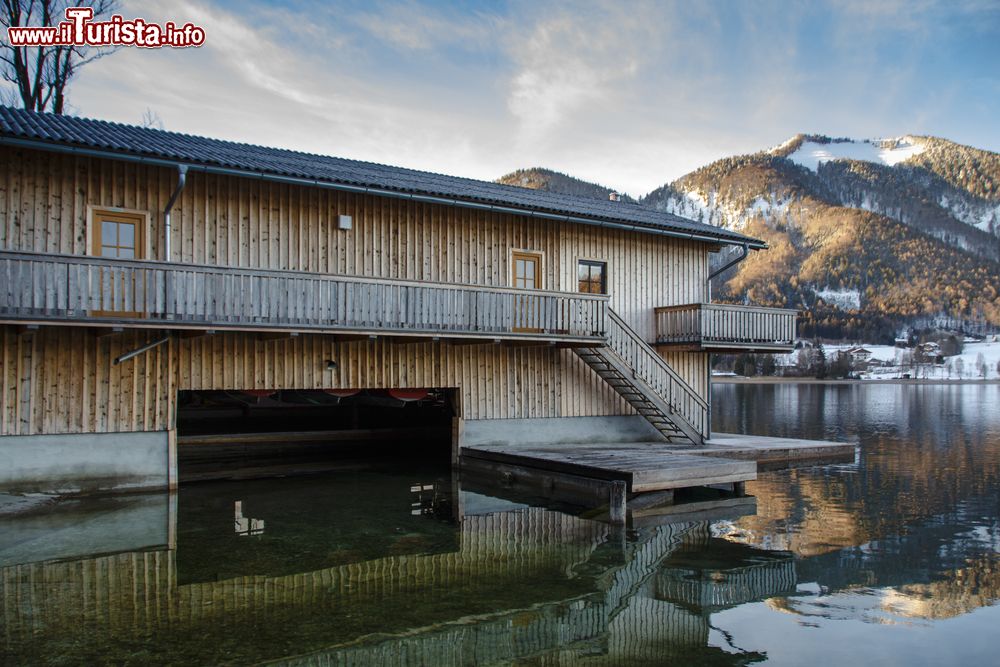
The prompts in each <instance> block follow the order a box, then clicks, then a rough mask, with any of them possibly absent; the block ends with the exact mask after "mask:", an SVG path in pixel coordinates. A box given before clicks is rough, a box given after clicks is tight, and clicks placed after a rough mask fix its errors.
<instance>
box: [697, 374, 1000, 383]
mask: <svg viewBox="0 0 1000 667" xmlns="http://www.w3.org/2000/svg"><path fill="white" fill-rule="evenodd" d="M712 384H859V385H864V384H954V385H968V384H971V385H986V384H1000V379H990V380H982V379H978V380H941V379H936V378H927V379H925V378H920V379H917V378H910V379H903V378H887V379H885V380H848V379H841V378H838V379H823V380H820V379H818V378H808V377H802V378H796V377H772V376H765V377H731V376H726V375H724V376H714V375H713V376H712Z"/></svg>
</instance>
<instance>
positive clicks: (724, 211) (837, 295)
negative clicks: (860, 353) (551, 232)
mask: <svg viewBox="0 0 1000 667" xmlns="http://www.w3.org/2000/svg"><path fill="white" fill-rule="evenodd" d="M530 171H532V172H536V171H537V170H530ZM517 176H518V178H516V179H514V178H511V177H505V178H504V179H501V180H502V181H504V182H511V183H513V184H523V183H524V182H525V181H526V180H530V181H531V187H541V188H545V189H551V190H554V191H564V188H565V183H564V182H563V181H562V180H559V181H556V180H554V179H551V178H547V177H546V174H545V173H544V172H541V171H537V173H535V174H534V176H537V178H534V177H533V178H527V177H526V173H525V172H524V171H522V172H519V173H518V175H517ZM560 176H561V179H567V178H569V177H565V176H562V175H560ZM570 180H571V181H574V182H575V185H574V187H573V190H574V191H575V192H578V193H579V192H583V191H585V190H587V188H585V187H584V185H587V184H583V182H581V181H576V179H570ZM591 191H593V192H594V193H595V194H594V196H598V195H599V194H604V195H605V196H606V192H607V189H593V188H591ZM640 203H642V204H644V205H646V206H651V207H654V208H657V209H660V210H665V211H670V212H672V213H676V214H678V215H681V216H684V217H688V218H692V219H695V220H700V221H702V222H706V223H709V224H714V225H721V226H725V227H729V228H732V229H737V230H741V231H744V232H746V233H748V234H750V235H752V236H756V237H758V238H763V239H764V240H766V241H768V243H769V245H770V246H771V250H770V251H768V252H765V253H756V254H754V255H753V256H752V257H751V259H749V260H747V261H746V262H744V263H742V264H741V265H740V266H739V267H738V268H737V269H736V270H735V271H731V272H730V274H729V275H726V276H723V281H722V284H721V285H720V286H719V287H720V289H718V290H717V292H716V293H717V295H718V296H721V297H723V298H729V299H734V300H749V301H753V302H756V303H769V304H774V305H783V306H791V307H797V308H800V309H802V310H804V311H805V315H804V319H803V321H802V323H801V324H802V326H801V328H802V330H803V333H805V334H806V335H812V334H822V335H830V336H834V337H836V336H839V335H847V336H855V337H858V338H865V339H867V340H872V341H874V340H879V339H885V338H888V337H889V336H890V334H891V331H892V330H893V329H896V328H899V327H901V326H904V325H905V324H907V323H912V322H914V321H918V320H924V321H926V320H927V319H928V318H935V317H942V316H943V317H947V318H952V319H955V320H959V321H965V322H968V323H970V324H973V323H990V324H992V325H1000V295H998V289H1000V155H998V154H997V153H993V152H990V151H983V150H979V149H976V148H972V147H969V146H962V145H959V144H955V143H953V142H950V141H947V140H944V139H938V138H935V137H921V136H903V137H899V138H893V139H871V140H853V139H833V138H830V137H826V136H820V135H803V134H800V135H796V136H795V137H792V138H791V139H789V140H788V141H786V142H784V143H782V144H780V145H779V146H775V147H773V148H770V149H767V150H762V151H760V152H758V153H754V154H751V155H741V156H734V157H731V158H725V159H722V160H718V161H716V162H713V163H712V164H709V165H706V166H705V167H702V168H701V169H698V170H696V171H694V172H691V173H690V174H687V175H685V176H683V177H681V178H679V179H677V180H676V181H674V182H672V183H669V184H666V185H664V186H662V187H660V188H658V189H656V190H654V191H653V192H651V193H649V194H648V195H646V196H645V197H643V198H642V199H641V200H640ZM723 259H724V258H720V260H723Z"/></svg>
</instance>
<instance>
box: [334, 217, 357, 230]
mask: <svg viewBox="0 0 1000 667" xmlns="http://www.w3.org/2000/svg"><path fill="white" fill-rule="evenodd" d="M353 226H354V219H353V218H351V216H349V215H338V216H337V229H350V228H351V227H353Z"/></svg>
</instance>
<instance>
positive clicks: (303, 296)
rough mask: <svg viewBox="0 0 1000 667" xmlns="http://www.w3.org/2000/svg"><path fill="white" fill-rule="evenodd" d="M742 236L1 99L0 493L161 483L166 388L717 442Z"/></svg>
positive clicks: (466, 421)
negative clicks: (396, 399)
mask: <svg viewBox="0 0 1000 667" xmlns="http://www.w3.org/2000/svg"><path fill="white" fill-rule="evenodd" d="M727 245H735V246H742V247H743V248H744V251H745V252H749V251H750V250H760V249H764V248H765V244H764V243H762V242H761V241H758V240H756V239H752V238H748V237H746V236H743V235H741V234H738V233H735V232H732V231H729V230H726V229H722V228H717V227H713V226H710V225H704V224H700V223H697V222H693V221H690V220H685V219H682V218H679V217H677V216H674V215H670V214H667V213H664V212H659V211H653V210H650V209H647V208H643V207H639V206H636V205H632V204H628V203H624V202H618V201H600V200H591V199H582V198H577V197H571V196H564V195H558V194H553V193H548V192H542V191H534V190H527V189H522V188H517V187H511V186H505V185H500V184H495V183H488V182H481V181H475V180H471V179H465V178H458V177H453V176H444V175H439V174H432V173H425V172H419V171H414V170H409V169H402V168H396V167H388V166H383V165H377V164H370V163H364V162H357V161H352V160H345V159H338V158H332V157H323V156H317V155H309V154H304V153H298V152H292V151H287V150H278V149H272V148H263V147H260V146H253V145H248V144H239V143H232V142H227V141H220V140H214V139H206V138H201V137H194V136H187V135H182V134H178V133H172V132H164V131H160V130H153V129H146V128H139V127H132V126H126V125H120V124H115V123H109V122H104V121H99V120H87V119H81V118H71V117H65V116H55V115H49V114H39V113H33V112H27V111H23V110H17V109H11V108H0V489H3V490H36V491H83V490H118V489H129V488H141V487H173V486H175V485H176V484H177V456H178V455H177V449H178V438H177V426H178V418H177V414H178V396H179V395H184V393H185V392H212V391H215V392H256V395H261V394H267V393H268V392H278V391H329V392H334V393H336V392H342V393H350V392H356V391H397V390H427V391H435V392H447V395H448V396H449V402H450V405H451V408H452V410H453V416H452V424H451V425H450V426H451V432H452V434H453V435H452V438H451V441H452V451H453V456H454V460H455V461H456V462H457V461H459V456H460V454H461V452H462V450H463V449H464V448H466V447H475V446H487V447H493V448H496V447H501V448H502V447H505V446H511V447H513V446H517V445H521V444H525V443H528V444H533V445H545V446H558V445H560V444H563V443H588V444H592V445H593V444H600V445H602V447H603V449H605V450H614V448H615V446H616V444H618V443H629V442H649V441H660V442H664V443H673V444H675V445H702V444H704V443H705V442H706V441H707V440H708V439H709V438H710V437H711V434H710V405H709V390H710V372H709V355H710V353H711V352H713V351H720V350H724V351H732V350H743V349H770V350H776V349H790V348H791V346H792V343H793V340H794V327H795V313H794V311H789V310H779V309H769V308H758V307H748V306H731V305H725V306H721V305H717V304H711V303H708V301H709V294H710V291H709V280H710V275H709V258H710V256H711V255H712V253H715V252H718V251H719V250H720V249H722V248H723V247H725V246H727Z"/></svg>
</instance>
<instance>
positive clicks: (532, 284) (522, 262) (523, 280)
mask: <svg viewBox="0 0 1000 667" xmlns="http://www.w3.org/2000/svg"><path fill="white" fill-rule="evenodd" d="M510 270H511V276H510V283H511V285H513V286H514V288H515V289H523V290H536V289H542V254H541V253H538V252H524V251H521V250H515V251H514V252H512V253H511V267H510ZM540 314H541V302H540V300H539V299H538V298H535V297H532V296H529V295H525V296H524V297H515V299H514V322H515V324H514V327H513V329H514V331H519V332H523V333H538V332H540V331H542V329H543V327H542V326H541V324H542V323H541V321H540Z"/></svg>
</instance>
